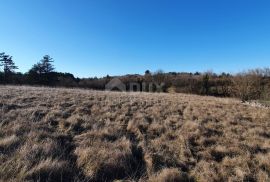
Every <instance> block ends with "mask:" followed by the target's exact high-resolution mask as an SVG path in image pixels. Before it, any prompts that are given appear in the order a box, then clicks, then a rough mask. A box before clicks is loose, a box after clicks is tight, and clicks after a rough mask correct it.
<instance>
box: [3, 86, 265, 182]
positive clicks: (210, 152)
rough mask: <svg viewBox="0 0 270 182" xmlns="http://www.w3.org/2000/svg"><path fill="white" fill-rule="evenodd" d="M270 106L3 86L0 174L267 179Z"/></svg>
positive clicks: (204, 181) (165, 181)
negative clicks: (269, 107)
mask: <svg viewBox="0 0 270 182" xmlns="http://www.w3.org/2000/svg"><path fill="white" fill-rule="evenodd" d="M269 118H270V111H269V109H266V108H256V107H252V106H249V105H244V104H242V103H241V101H238V100H234V99H226V98H223V99H222V98H214V97H203V96H195V95H185V94H165V93H119V92H101V91H100V92H99V91H88V90H79V89H53V88H38V87H13V86H1V87H0V181H93V182H94V181H116V180H120V181H121V180H123V181H151V182H156V181H157V182H159V181H160V182H173V181H200V182H211V181H213V182H214V181H261V182H263V181H269V180H270V121H269V120H270V119H269Z"/></svg>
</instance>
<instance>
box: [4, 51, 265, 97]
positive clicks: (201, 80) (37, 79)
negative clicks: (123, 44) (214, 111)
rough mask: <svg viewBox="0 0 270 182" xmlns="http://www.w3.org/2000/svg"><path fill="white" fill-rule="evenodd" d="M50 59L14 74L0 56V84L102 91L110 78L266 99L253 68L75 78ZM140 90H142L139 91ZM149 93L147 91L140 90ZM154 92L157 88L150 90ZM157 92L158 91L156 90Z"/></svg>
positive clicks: (179, 90) (260, 76)
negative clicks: (231, 71)
mask: <svg viewBox="0 0 270 182" xmlns="http://www.w3.org/2000/svg"><path fill="white" fill-rule="evenodd" d="M53 63H54V60H53V58H51V57H50V56H49V55H45V56H43V58H42V59H41V60H40V61H39V62H37V63H36V64H34V65H33V66H32V68H30V69H29V71H28V72H26V73H20V72H16V70H17V69H18V67H17V66H16V65H15V62H14V60H13V57H12V56H10V55H7V54H5V53H0V84H14V85H40V86H52V87H72V88H73V87H79V88H88V89H96V90H104V89H105V86H106V84H107V83H108V82H110V80H111V79H113V78H119V79H120V80H121V81H122V82H123V83H124V84H125V85H126V87H127V89H129V88H128V87H129V86H130V85H129V83H130V82H134V83H138V84H140V88H142V85H144V87H145V88H149V87H147V86H149V85H150V84H152V83H157V84H161V83H162V84H163V87H162V89H163V90H162V91H164V92H170V93H190V94H199V95H209V96H219V97H238V98H240V99H242V100H243V101H246V100H253V99H254V100H257V99H262V100H269V99H270V69H269V68H263V69H254V70H249V71H245V72H241V73H238V74H234V75H232V74H228V73H221V74H216V73H213V72H211V71H209V72H205V73H200V72H196V73H185V72H181V73H178V72H169V73H164V72H163V71H161V70H159V71H156V72H151V71H149V70H146V71H145V74H144V75H138V74H136V75H124V76H118V77H111V76H109V75H107V76H106V77H103V78H97V77H94V78H75V77H74V75H73V74H71V73H62V72H57V71H56V70H55V67H54V65H53ZM139 91H142V90H139ZM143 91H150V90H147V89H146V90H145V89H144V90H143ZM151 91H157V88H153V89H151ZM159 91H160V90H159Z"/></svg>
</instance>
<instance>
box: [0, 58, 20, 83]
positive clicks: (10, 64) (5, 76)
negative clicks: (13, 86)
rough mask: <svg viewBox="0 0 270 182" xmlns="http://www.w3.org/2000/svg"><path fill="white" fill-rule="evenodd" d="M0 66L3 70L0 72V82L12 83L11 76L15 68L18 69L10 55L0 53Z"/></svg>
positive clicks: (13, 75) (13, 74)
mask: <svg viewBox="0 0 270 182" xmlns="http://www.w3.org/2000/svg"><path fill="white" fill-rule="evenodd" d="M0 66H1V67H2V66H3V71H4V72H3V73H1V77H0V79H1V80H0V82H1V83H12V81H13V78H12V77H15V70H16V69H18V67H17V66H15V63H14V61H13V59H12V56H9V55H7V54H5V53H0Z"/></svg>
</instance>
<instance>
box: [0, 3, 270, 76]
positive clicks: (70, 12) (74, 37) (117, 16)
mask: <svg viewBox="0 0 270 182" xmlns="http://www.w3.org/2000/svg"><path fill="white" fill-rule="evenodd" d="M0 7H1V8H0V22H1V25H0V26H1V27H0V52H3V51H5V52H6V53H7V54H10V55H13V57H14V60H15V62H16V64H17V65H18V66H19V68H20V70H19V71H22V72H26V71H27V70H28V69H29V68H30V67H31V66H32V65H33V64H34V63H36V62H37V61H39V60H40V59H41V58H42V56H43V55H45V54H49V55H51V56H52V57H53V58H54V59H55V66H56V68H57V71H62V72H71V73H73V74H74V75H75V76H79V77H90V76H104V75H107V74H109V75H121V74H126V73H144V71H145V70H147V69H149V70H151V71H155V70H158V69H162V70H164V71H166V72H167V71H177V72H181V71H187V72H195V71H206V70H209V69H211V70H213V71H216V72H221V71H226V72H237V71H241V70H243V69H248V68H255V67H266V66H268V67H269V66H270V1H269V0H0Z"/></svg>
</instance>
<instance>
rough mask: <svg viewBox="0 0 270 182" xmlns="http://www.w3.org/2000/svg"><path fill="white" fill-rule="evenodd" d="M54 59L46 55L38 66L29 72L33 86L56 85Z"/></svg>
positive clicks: (34, 66)
mask: <svg viewBox="0 0 270 182" xmlns="http://www.w3.org/2000/svg"><path fill="white" fill-rule="evenodd" d="M53 62H54V61H53V58H51V57H50V56H49V55H45V56H44V57H43V59H41V60H40V61H39V62H38V63H37V64H35V65H33V67H32V68H31V69H30V70H29V72H28V79H29V81H30V82H31V84H40V85H54V84H55V82H56V79H57V78H56V77H57V76H56V74H55V72H54V70H55V69H54V66H53V64H52V63H53Z"/></svg>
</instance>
